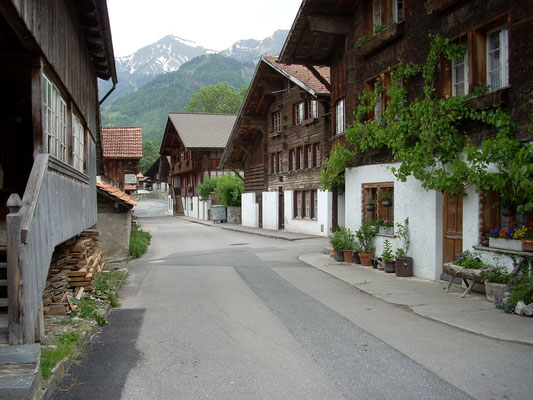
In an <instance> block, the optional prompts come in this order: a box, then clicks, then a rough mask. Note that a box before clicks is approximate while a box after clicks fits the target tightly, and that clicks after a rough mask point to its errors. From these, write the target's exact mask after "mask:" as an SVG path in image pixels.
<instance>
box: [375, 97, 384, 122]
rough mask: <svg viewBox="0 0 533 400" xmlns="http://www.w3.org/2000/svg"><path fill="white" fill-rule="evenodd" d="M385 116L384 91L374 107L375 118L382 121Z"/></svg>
mask: <svg viewBox="0 0 533 400" xmlns="http://www.w3.org/2000/svg"><path fill="white" fill-rule="evenodd" d="M382 118H383V93H381V95H380V96H379V100H378V102H377V103H376V105H375V107H374V119H375V120H376V121H381V119H382Z"/></svg>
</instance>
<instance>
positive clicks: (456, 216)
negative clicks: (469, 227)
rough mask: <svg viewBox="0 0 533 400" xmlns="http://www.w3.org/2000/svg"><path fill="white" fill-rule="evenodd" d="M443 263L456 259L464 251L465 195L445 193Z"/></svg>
mask: <svg viewBox="0 0 533 400" xmlns="http://www.w3.org/2000/svg"><path fill="white" fill-rule="evenodd" d="M443 229H444V232H443V233H444V238H443V240H444V243H443V260H442V261H443V263H444V264H445V263H448V262H451V261H453V260H454V258H455V256H456V255H457V254H459V253H461V252H462V251H463V196H462V195H458V196H454V197H451V196H449V195H447V194H445V195H444V213H443Z"/></svg>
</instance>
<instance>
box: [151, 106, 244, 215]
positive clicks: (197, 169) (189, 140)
mask: <svg viewBox="0 0 533 400" xmlns="http://www.w3.org/2000/svg"><path fill="white" fill-rule="evenodd" d="M235 119H236V116H235V115H224V114H203V113H170V114H169V115H168V120H167V125H166V128H165V133H164V135H163V140H162V142H161V148H160V151H159V153H160V154H161V155H162V156H163V157H162V159H163V158H164V157H165V156H166V157H167V160H168V157H169V158H170V163H169V166H168V167H169V171H168V173H169V184H170V191H171V195H172V196H173V199H174V212H175V213H178V214H184V213H185V214H187V215H188V213H189V211H193V212H194V213H196V212H197V208H198V207H194V204H197V203H198V189H197V185H198V184H199V183H201V182H203V180H204V179H205V178H206V177H215V176H220V175H222V174H223V171H222V170H220V169H219V168H218V164H219V162H220V158H221V156H222V153H223V151H224V148H225V147H226V143H227V141H228V137H229V135H230V133H231V129H232V127H233V124H234V123H235ZM161 164H162V168H163V169H165V165H163V164H164V163H161ZM163 172H165V171H163ZM162 176H163V175H162Z"/></svg>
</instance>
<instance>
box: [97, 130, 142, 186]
mask: <svg viewBox="0 0 533 400" xmlns="http://www.w3.org/2000/svg"><path fill="white" fill-rule="evenodd" d="M102 153H103V159H104V175H105V177H106V180H107V181H108V182H109V183H111V184H112V185H113V186H115V187H117V188H118V189H120V190H122V191H126V192H132V191H135V190H136V189H137V174H138V173H139V172H140V162H141V158H142V155H143V151H142V128H141V127H140V126H132V127H108V128H102Z"/></svg>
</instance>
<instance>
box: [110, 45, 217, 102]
mask: <svg viewBox="0 0 533 400" xmlns="http://www.w3.org/2000/svg"><path fill="white" fill-rule="evenodd" d="M209 53H215V51H213V50H209V49H206V48H204V47H202V46H199V45H197V44H196V43H195V42H193V41H191V40H186V39H182V38H180V37H178V36H173V35H168V36H165V37H164V38H162V39H160V40H158V41H157V42H155V43H152V44H150V45H148V46H145V47H143V48H141V49H139V50H137V51H136V52H135V53H133V54H130V55H129V56H125V57H117V58H115V65H116V68H117V77H118V82H119V83H118V85H117V88H116V89H115V91H114V92H113V94H112V95H111V97H110V100H112V99H113V98H118V97H120V96H121V95H123V94H126V93H129V92H134V91H136V90H137V89H139V88H140V87H142V86H143V85H144V84H146V83H147V82H149V81H151V80H152V79H153V78H155V77H156V76H158V75H161V74H163V73H166V72H172V71H177V70H178V69H179V67H180V66H181V65H182V64H183V63H186V62H187V61H189V60H191V59H193V58H194V57H197V56H200V55H202V54H209ZM109 88H110V83H108V82H101V83H100V96H103V95H104V94H105V93H106V92H107V90H109ZM108 101H109V100H108Z"/></svg>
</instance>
